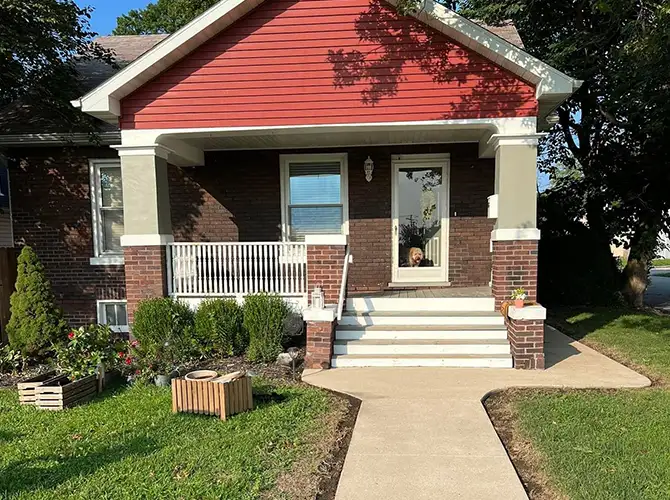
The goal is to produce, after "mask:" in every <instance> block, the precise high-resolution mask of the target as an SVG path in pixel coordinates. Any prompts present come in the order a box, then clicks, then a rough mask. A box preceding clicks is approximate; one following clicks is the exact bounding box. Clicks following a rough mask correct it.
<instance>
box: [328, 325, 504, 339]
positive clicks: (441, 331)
mask: <svg viewBox="0 0 670 500" xmlns="http://www.w3.org/2000/svg"><path fill="white" fill-rule="evenodd" d="M335 338H336V339H337V340H410V339H426V340H480V339H488V340H498V339H507V329H506V328H505V325H504V324H502V325H373V326H360V325H338V326H337V329H336V330H335Z"/></svg>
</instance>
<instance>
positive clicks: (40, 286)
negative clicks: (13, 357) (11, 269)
mask: <svg viewBox="0 0 670 500" xmlns="http://www.w3.org/2000/svg"><path fill="white" fill-rule="evenodd" d="M10 304H11V311H12V315H11V317H10V319H9V323H8V324H7V334H8V336H9V345H10V346H11V347H12V349H15V350H18V351H21V354H22V355H23V356H41V355H44V354H45V353H46V352H47V350H48V349H49V348H50V347H51V345H52V344H54V343H58V342H60V341H61V340H62V339H63V338H64V336H65V332H66V330H67V323H66V322H65V320H64V319H63V312H62V311H61V310H60V309H59V308H58V307H56V304H55V300H54V295H53V292H52V291H51V283H49V280H48V279H47V277H46V276H45V274H44V266H42V263H41V262H40V260H39V259H38V258H37V254H36V253H35V251H34V250H33V249H32V248H30V247H29V246H25V247H23V250H21V255H19V258H18V266H17V278H16V291H15V292H14V293H13V294H12V296H11V298H10Z"/></svg>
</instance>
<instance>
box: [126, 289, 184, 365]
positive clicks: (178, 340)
mask: <svg viewBox="0 0 670 500" xmlns="http://www.w3.org/2000/svg"><path fill="white" fill-rule="evenodd" d="M193 320H194V318H193V311H192V310H191V309H190V308H189V307H188V305H186V304H185V303H183V302H180V301H177V300H174V299H171V298H169V297H161V298H154V299H146V300H143V301H141V302H140V303H139V304H138V305H137V309H136V310H135V315H134V321H133V329H132V334H133V336H134V337H135V338H136V339H137V341H138V343H139V345H138V348H137V350H136V351H137V352H136V357H137V359H135V361H136V362H137V363H138V364H139V365H141V366H143V367H146V368H148V369H150V370H152V371H155V372H157V373H165V374H166V373H169V372H171V371H172V370H173V369H174V368H175V367H176V366H178V365H179V364H180V363H181V362H183V361H185V360H187V359H189V358H190V357H191V356H193V355H194V353H195V351H196V350H197V348H196V344H195V341H194V338H193V329H194V324H193Z"/></svg>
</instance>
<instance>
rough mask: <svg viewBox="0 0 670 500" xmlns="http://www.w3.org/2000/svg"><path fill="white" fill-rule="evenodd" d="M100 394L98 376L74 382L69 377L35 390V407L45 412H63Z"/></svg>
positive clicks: (54, 380)
mask: <svg viewBox="0 0 670 500" xmlns="http://www.w3.org/2000/svg"><path fill="white" fill-rule="evenodd" d="M97 392H98V380H97V376H96V375H88V376H87V377H84V378H80V379H79V380H75V381H74V382H70V380H69V379H68V378H67V377H64V378H59V379H51V380H47V381H46V382H44V383H43V384H42V385H39V386H37V387H36V388H35V396H36V401H35V405H36V406H37V407H38V408H41V409H43V410H62V409H64V408H71V407H72V406H75V405H78V404H81V403H84V402H86V401H88V400H89V399H91V398H93V396H95V395H96V393H97Z"/></svg>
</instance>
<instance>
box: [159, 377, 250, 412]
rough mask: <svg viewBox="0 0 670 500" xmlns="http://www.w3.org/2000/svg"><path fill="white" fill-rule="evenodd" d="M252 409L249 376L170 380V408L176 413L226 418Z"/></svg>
mask: <svg viewBox="0 0 670 500" xmlns="http://www.w3.org/2000/svg"><path fill="white" fill-rule="evenodd" d="M253 408H254V400H253V394H252V390H251V377H249V376H248V375H245V376H243V377H240V378H237V379H235V380H230V381H217V380H216V379H215V380H214V381H210V382H202V381H191V380H185V379H183V378H176V379H173V380H172V411H173V412H175V413H177V412H182V413H201V414H204V415H216V416H218V417H220V418H221V420H226V419H227V418H228V417H229V416H231V415H235V414H236V413H241V412H243V411H247V410H253Z"/></svg>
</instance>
